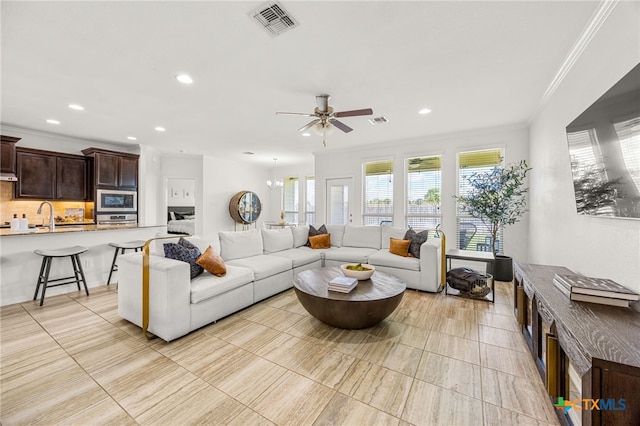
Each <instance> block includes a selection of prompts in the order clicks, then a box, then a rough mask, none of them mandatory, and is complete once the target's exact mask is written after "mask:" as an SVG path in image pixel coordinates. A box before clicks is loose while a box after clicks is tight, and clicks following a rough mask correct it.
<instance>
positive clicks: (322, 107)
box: [316, 95, 329, 112]
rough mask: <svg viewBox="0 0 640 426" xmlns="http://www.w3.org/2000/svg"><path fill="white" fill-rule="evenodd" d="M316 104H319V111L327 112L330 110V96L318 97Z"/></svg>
mask: <svg viewBox="0 0 640 426" xmlns="http://www.w3.org/2000/svg"><path fill="white" fill-rule="evenodd" d="M316 103H317V104H318V111H320V112H327V110H328V109H329V95H318V96H316Z"/></svg>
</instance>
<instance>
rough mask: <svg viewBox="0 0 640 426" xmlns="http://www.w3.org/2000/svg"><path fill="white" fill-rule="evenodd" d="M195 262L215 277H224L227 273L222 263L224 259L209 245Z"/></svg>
mask: <svg viewBox="0 0 640 426" xmlns="http://www.w3.org/2000/svg"><path fill="white" fill-rule="evenodd" d="M196 263H197V264H198V265H200V266H202V267H203V268H204V269H205V270H206V271H207V272H210V273H211V274H213V275H215V276H216V277H224V276H225V275H226V274H227V267H226V266H225V264H224V260H223V259H222V257H220V255H219V254H218V253H216V251H215V250H214V249H213V248H212V247H211V246H209V247H208V248H207V249H206V250H205V251H204V253H202V255H201V256H200V257H199V258H198V259H197V260H196Z"/></svg>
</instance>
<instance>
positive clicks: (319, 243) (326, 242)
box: [309, 234, 331, 249]
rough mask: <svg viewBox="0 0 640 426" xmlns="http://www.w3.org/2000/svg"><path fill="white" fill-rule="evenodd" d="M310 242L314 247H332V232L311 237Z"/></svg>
mask: <svg viewBox="0 0 640 426" xmlns="http://www.w3.org/2000/svg"><path fill="white" fill-rule="evenodd" d="M309 243H310V244H311V248H312V249H328V248H331V234H320V235H316V236H313V237H309Z"/></svg>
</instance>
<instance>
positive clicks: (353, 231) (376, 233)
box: [342, 225, 380, 249]
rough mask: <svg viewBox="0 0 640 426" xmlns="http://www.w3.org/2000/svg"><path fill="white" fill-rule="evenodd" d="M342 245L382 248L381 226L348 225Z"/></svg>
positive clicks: (345, 228)
mask: <svg viewBox="0 0 640 426" xmlns="http://www.w3.org/2000/svg"><path fill="white" fill-rule="evenodd" d="M342 245H343V246H345V247H366V248H373V249H380V226H378V225H375V226H355V225H346V226H345V227H344V238H343V240H342Z"/></svg>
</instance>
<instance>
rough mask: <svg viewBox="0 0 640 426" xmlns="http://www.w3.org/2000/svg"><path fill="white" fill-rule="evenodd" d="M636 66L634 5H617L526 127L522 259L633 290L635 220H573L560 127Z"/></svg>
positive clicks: (637, 262)
mask: <svg viewBox="0 0 640 426" xmlns="http://www.w3.org/2000/svg"><path fill="white" fill-rule="evenodd" d="M639 62H640V3H639V2H620V3H619V4H618V5H617V6H616V8H615V9H614V10H613V12H612V13H611V15H610V16H609V17H608V19H607V21H606V22H605V23H604V24H603V26H602V27H601V28H600V30H599V31H598V33H597V34H596V35H595V36H594V38H593V40H592V41H591V43H590V44H589V45H588V46H587V48H586V49H585V51H584V52H583V53H582V55H581V56H580V58H579V59H578V60H577V61H576V62H575V64H574V65H573V67H572V69H571V70H570V71H569V73H568V74H567V75H566V77H565V78H564V80H563V82H562V84H561V85H560V86H559V87H558V89H557V90H556V92H555V93H554V94H553V96H552V97H551V98H550V99H549V102H548V103H547V104H546V105H545V107H544V108H543V109H542V110H541V111H540V112H539V113H538V114H537V116H536V117H535V118H534V120H533V122H532V124H531V128H530V155H529V156H530V158H531V165H532V166H533V167H534V173H532V174H531V193H530V200H531V203H530V204H531V214H530V235H531V238H530V240H529V253H530V255H529V260H530V261H531V262H532V263H541V264H549V265H562V266H566V267H567V268H569V269H571V270H573V271H574V272H576V273H580V274H584V275H589V276H596V277H603V278H610V279H613V280H615V281H617V282H619V283H620V284H623V285H625V286H626V287H628V288H630V289H632V290H635V291H640V220H624V219H608V218H598V217H587V216H582V215H580V216H578V214H577V213H576V205H575V201H574V193H573V185H572V179H571V168H570V162H569V150H568V146H567V139H566V134H565V128H566V126H567V125H568V124H569V123H570V122H571V121H573V120H574V119H575V118H576V117H577V116H578V115H580V113H582V112H583V111H584V110H585V109H586V108H587V107H589V106H590V105H591V104H592V103H593V102H594V101H595V100H596V99H598V98H599V97H600V96H601V95H603V94H604V93H605V92H606V91H607V90H608V89H609V88H611V87H612V86H613V85H614V84H615V83H616V82H617V81H618V80H619V79H620V78H622V77H623V76H624V75H625V74H626V73H627V72H628V71H630V70H631V68H633V67H634V66H635V65H636V64H638V63H639Z"/></svg>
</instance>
